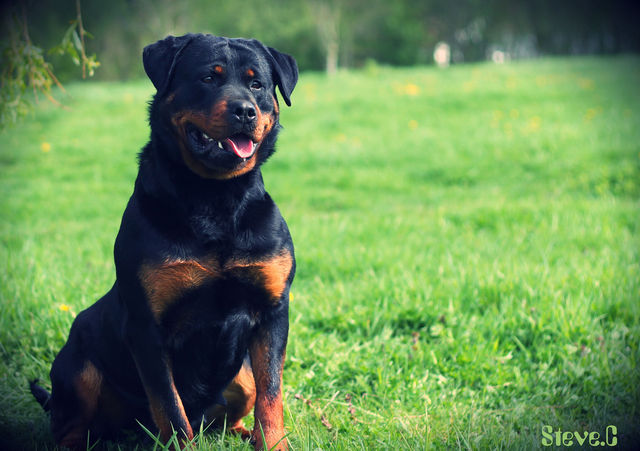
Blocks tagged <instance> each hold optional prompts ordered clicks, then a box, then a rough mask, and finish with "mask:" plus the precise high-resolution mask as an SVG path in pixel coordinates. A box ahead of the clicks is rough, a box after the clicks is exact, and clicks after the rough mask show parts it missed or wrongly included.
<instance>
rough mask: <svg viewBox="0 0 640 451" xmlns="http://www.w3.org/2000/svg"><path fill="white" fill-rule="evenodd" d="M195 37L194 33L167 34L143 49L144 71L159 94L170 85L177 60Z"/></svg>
mask: <svg viewBox="0 0 640 451" xmlns="http://www.w3.org/2000/svg"><path fill="white" fill-rule="evenodd" d="M194 37H195V35H194V34H186V35H184V36H178V37H175V36H167V37H166V38H164V39H161V40H159V41H158V42H155V43H153V44H150V45H148V46H146V47H145V48H144V50H143V51H142V64H143V66H144V71H145V72H146V73H147V76H148V77H149V79H150V80H151V82H152V83H153V86H155V88H156V90H157V91H158V95H162V94H163V93H164V91H165V90H166V89H167V88H168V87H169V84H170V83H171V78H172V77H173V72H174V69H175V65H176V61H177V60H178V57H179V56H180V53H182V51H183V50H184V49H185V47H186V46H187V45H189V43H190V42H191V41H192V40H193V39H194Z"/></svg>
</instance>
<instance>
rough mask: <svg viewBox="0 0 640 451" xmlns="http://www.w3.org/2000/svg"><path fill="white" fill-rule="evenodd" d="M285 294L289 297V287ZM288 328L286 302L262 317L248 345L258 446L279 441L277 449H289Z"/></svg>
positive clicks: (254, 435)
mask: <svg viewBox="0 0 640 451" xmlns="http://www.w3.org/2000/svg"><path fill="white" fill-rule="evenodd" d="M285 296H286V297H287V298H288V290H287V293H286V294H285ZM288 332H289V321H288V305H287V304H286V302H285V303H282V304H280V305H279V306H277V307H275V308H274V309H273V311H270V312H268V313H267V314H266V315H265V316H264V317H263V320H262V321H261V323H260V326H259V328H258V330H257V331H256V333H255V334H254V336H253V338H252V341H251V344H250V347H249V355H250V357H251V367H252V369H253V377H254V379H255V384H256V404H255V412H254V417H255V425H254V427H253V441H254V442H255V449H256V450H268V449H269V450H270V449H272V448H273V447H274V446H276V445H277V446H276V448H275V449H278V450H286V449H288V446H287V440H286V438H285V436H284V435H285V434H284V420H283V409H282V367H283V364H284V357H285V350H286V346H287V335H288ZM263 437H264V440H263ZM265 442H266V443H265Z"/></svg>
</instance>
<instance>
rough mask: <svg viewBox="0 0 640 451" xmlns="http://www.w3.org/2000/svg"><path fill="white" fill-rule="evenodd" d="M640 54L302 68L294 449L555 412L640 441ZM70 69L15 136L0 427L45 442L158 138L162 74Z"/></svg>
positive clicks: (487, 434) (427, 438)
mask: <svg viewBox="0 0 640 451" xmlns="http://www.w3.org/2000/svg"><path fill="white" fill-rule="evenodd" d="M638 73H640V60H639V59H638V58H637V57H636V58H621V57H618V58H580V59H559V58H555V59H540V60H537V61H535V62H519V63H512V64H507V65H502V66H498V65H489V64H476V65H459V66H452V67H450V68H449V69H446V70H437V69H435V68H425V67H418V68H411V69H391V68H387V67H381V66H379V65H374V64H370V65H368V66H367V68H366V69H365V70H362V71H344V72H338V73H337V74H336V76H335V77H333V78H327V77H324V76H322V75H320V74H311V73H303V74H302V76H301V79H300V84H299V86H298V87H297V88H296V90H295V91H294V93H293V98H292V101H293V107H292V108H283V109H282V111H281V114H282V123H283V125H284V127H285V128H284V130H283V132H282V133H281V137H280V139H279V142H278V151H277V153H276V154H275V155H274V156H273V158H272V159H271V160H270V161H269V162H268V163H267V164H266V166H265V167H264V171H263V172H264V177H265V183H266V186H267V188H268V190H269V192H270V194H271V195H272V197H273V198H274V199H275V200H276V202H277V203H278V205H279V207H280V209H281V211H282V212H283V215H284V216H285V218H286V219H287V221H288V223H289V226H290V228H291V231H292V235H293V238H294V242H295V245H296V256H297V260H298V273H297V276H296V280H295V282H294V285H293V300H292V302H291V314H290V321H291V335H290V340H289V346H288V349H287V360H286V364H285V372H284V384H285V406H286V417H285V424H286V427H287V429H288V430H289V431H290V433H291V434H290V436H289V438H290V440H291V443H292V449H305V450H306V449H309V450H312V449H337V450H354V449H356V450H360V449H361V450H370V449H405V450H414V449H432V448H433V449H451V448H472V449H538V448H540V444H541V438H542V436H541V428H542V426H543V425H551V426H552V427H553V429H554V431H555V430H557V429H558V428H560V429H562V430H563V431H574V430H575V431H579V432H581V433H582V432H583V431H598V432H603V431H604V430H605V428H606V427H607V426H608V425H610V424H612V425H616V426H617V428H618V431H619V434H618V438H619V440H620V445H621V448H622V449H631V448H633V445H634V443H638V440H640V431H638V425H639V424H640V412H639V410H638V408H639V407H638V406H640V392H639V389H638V387H640V371H638V362H640V304H639V303H638V293H639V292H640V266H639V262H640V242H639V237H640V220H639V217H638V200H639V198H640V157H639V156H640V147H639V144H638V143H640V128H638V126H637V124H638V123H639V122H640V91H638V90H637V89H632V87H635V86H637V76H638V75H637V74H638ZM68 89H69V91H70V93H71V94H72V95H73V99H74V100H73V105H72V106H73V109H72V110H71V111H63V110H60V109H58V108H54V107H52V106H51V105H49V104H47V103H43V104H41V105H39V106H38V109H37V113H36V115H35V117H34V120H33V121H29V122H28V123H24V124H20V125H19V126H17V127H15V128H14V129H12V130H8V131H7V132H6V133H5V134H4V135H1V136H0V149H2V151H1V153H0V191H1V192H2V193H3V196H0V216H2V218H3V221H2V222H0V266H1V267H2V268H3V271H1V272H0V448H2V449H15V448H16V446H11V445H14V444H15V443H16V442H18V443H19V448H29V447H31V448H33V449H36V448H37V449H51V448H52V445H51V438H50V436H49V435H48V432H47V427H48V426H47V417H46V415H45V414H44V413H43V412H42V410H41V409H40V407H39V406H38V405H37V403H36V402H35V401H34V400H33V398H32V397H31V395H30V394H29V393H28V390H27V380H28V379H30V378H33V377H39V378H41V380H43V381H44V382H46V381H47V374H48V371H49V367H50V364H51V361H52V360H53V358H54V356H55V354H56V352H57V351H58V350H59V349H60V347H61V346H62V344H63V343H64V341H65V340H66V337H67V334H68V331H69V326H70V324H71V321H72V320H73V317H74V315H75V314H77V313H78V312H79V311H81V310H82V309H84V308H86V306H88V305H90V304H91V303H93V302H94V301H95V300H96V299H97V298H98V296H100V295H102V294H103V293H104V292H106V291H107V290H108V289H109V288H110V287H111V284H112V283H113V280H114V268H113V255H112V246H113V240H114V237H115V235H116V233H117V230H118V226H119V223H120V218H121V214H122V211H123V209H124V207H125V205H126V202H127V199H128V197H129V196H130V194H131V189H132V186H133V181H134V179H135V175H136V154H137V151H138V149H140V148H141V147H142V146H143V145H144V143H145V142H146V140H147V139H148V136H149V130H148V128H147V125H146V122H145V117H146V115H147V101H148V99H149V98H150V96H151V95H152V91H153V89H152V87H151V84H150V83H149V82H146V81H145V82H130V83H104V82H91V83H80V84H69V85H68ZM633 440H635V442H634V441H633ZM3 441H4V442H3ZM133 443H134V441H127V442H125V444H123V445H122V449H135V446H136V445H134V444H133ZM147 443H148V442H147ZM32 445H33V446H32ZM625 445H626V446H625ZM197 446H198V447H199V448H198V449H211V450H214V449H247V450H248V449H251V448H250V445H248V444H243V443H242V442H241V440H240V439H238V438H237V437H229V436H228V434H226V435H225V434H220V433H217V432H211V431H207V432H205V433H204V434H202V435H201V436H200V437H199V439H198V445H197ZM152 447H153V444H150V445H147V444H142V445H139V447H138V449H141V448H143V449H151V448H152ZM107 449H117V448H116V446H111V447H107Z"/></svg>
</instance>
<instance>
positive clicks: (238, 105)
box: [228, 100, 256, 124]
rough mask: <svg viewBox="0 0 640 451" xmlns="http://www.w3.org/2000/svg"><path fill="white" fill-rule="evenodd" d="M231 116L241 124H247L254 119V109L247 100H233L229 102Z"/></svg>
mask: <svg viewBox="0 0 640 451" xmlns="http://www.w3.org/2000/svg"><path fill="white" fill-rule="evenodd" d="M228 108H229V111H230V112H231V117H232V118H233V119H235V120H237V121H239V122H241V123H243V124H249V123H251V122H253V121H255V120H256V109H255V107H254V106H253V103H251V102H249V101H248V100H234V101H233V102H230V103H229V106H228Z"/></svg>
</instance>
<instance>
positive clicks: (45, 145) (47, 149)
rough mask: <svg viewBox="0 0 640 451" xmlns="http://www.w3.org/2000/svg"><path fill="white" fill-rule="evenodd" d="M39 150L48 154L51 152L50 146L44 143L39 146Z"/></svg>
mask: <svg viewBox="0 0 640 451" xmlns="http://www.w3.org/2000/svg"><path fill="white" fill-rule="evenodd" d="M40 149H42V151H43V152H49V151H50V150H51V144H49V143H48V142H46V141H45V142H43V143H42V144H40Z"/></svg>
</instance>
